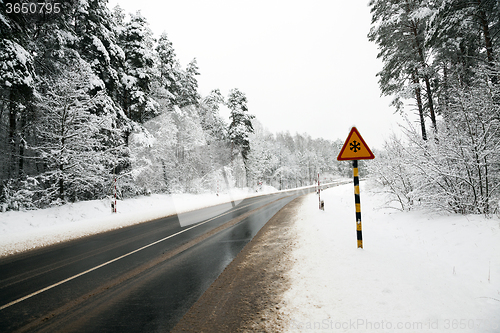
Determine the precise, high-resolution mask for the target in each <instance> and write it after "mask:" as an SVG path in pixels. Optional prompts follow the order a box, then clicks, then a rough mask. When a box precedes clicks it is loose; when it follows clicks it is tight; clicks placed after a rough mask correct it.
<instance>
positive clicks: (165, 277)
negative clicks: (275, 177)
mask: <svg viewBox="0 0 500 333" xmlns="http://www.w3.org/2000/svg"><path fill="white" fill-rule="evenodd" d="M310 191H314V188H313V189H310V190H302V191H300V192H285V193H279V194H273V195H267V196H260V197H255V198H249V199H245V200H243V201H241V202H239V203H238V204H237V205H236V206H235V207H233V206H232V205H231V204H226V206H215V207H210V208H205V209H201V210H197V211H194V212H190V213H188V214H183V215H182V216H171V217H167V218H163V219H159V220H155V221H152V222H148V223H143V224H139V225H135V226H131V227H127V228H123V229H119V230H115V231H111V232H107V233H104V234H100V235H95V236H91V237H86V238H84V239H80V240H77V241H73V242H68V243H65V244H60V245H56V246H51V247H47V248H44V249H40V250H37V251H32V252H28V253H25V254H21V255H17V256H11V257H7V258H5V259H2V260H0V332H13V331H21V332H22V331H33V332H160V331H161V332H166V331H169V330H170V329H171V328H173V327H174V326H175V324H176V323H177V322H178V321H179V320H180V319H181V318H182V316H183V315H184V314H185V313H186V312H187V311H188V310H189V308H190V307H191V306H192V305H193V304H194V303H195V302H196V300H197V299H198V298H199V297H200V296H201V295H202V294H203V292H204V291H205V290H206V289H207V288H208V287H209V286H210V285H211V284H212V283H213V281H215V279H216V278H217V277H218V276H219V274H220V273H221V272H222V271H223V270H224V268H225V267H226V266H227V265H228V264H229V263H230V262H231V261H232V260H233V259H234V258H235V257H236V255H237V254H238V253H239V252H240V251H241V249H243V247H244V246H245V245H246V244H247V243H248V242H249V241H250V240H251V239H252V238H253V237H254V236H255V234H256V233H257V232H258V231H259V230H260V229H261V228H262V226H263V225H264V224H265V223H267V221H269V219H270V218H271V217H272V216H274V215H275V214H276V213H277V212H278V211H279V210H280V209H281V208H282V207H284V206H285V205H286V204H287V203H289V202H290V201H292V200H293V199H295V198H296V197H297V196H300V195H303V194H305V193H306V192H310ZM207 217H208V218H207ZM181 225H182V226H181ZM228 225H229V226H228Z"/></svg>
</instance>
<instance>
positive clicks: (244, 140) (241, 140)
mask: <svg viewBox="0 0 500 333" xmlns="http://www.w3.org/2000/svg"><path fill="white" fill-rule="evenodd" d="M226 105H227V107H228V108H229V110H230V111H231V113H230V116H229V117H230V124H229V129H228V138H229V141H230V143H231V158H233V157H234V153H235V152H236V151H239V153H241V157H242V158H243V164H244V165H245V169H246V171H247V172H246V173H247V174H248V173H249V172H248V171H249V170H248V164H247V161H248V154H249V153H250V139H249V134H250V133H253V132H254V129H253V125H252V119H254V118H255V116H253V115H251V114H249V113H248V107H247V98H246V96H245V94H244V93H243V92H241V91H240V90H238V89H237V88H235V89H231V90H230V91H229V96H228V98H227V102H226ZM248 180H249V179H248V178H247V182H248ZM247 185H248V184H247Z"/></svg>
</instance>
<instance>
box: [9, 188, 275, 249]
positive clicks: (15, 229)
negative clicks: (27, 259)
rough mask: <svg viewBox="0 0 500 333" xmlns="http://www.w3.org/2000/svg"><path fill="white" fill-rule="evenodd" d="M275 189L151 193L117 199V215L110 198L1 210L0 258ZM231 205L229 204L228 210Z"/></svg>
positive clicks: (181, 217)
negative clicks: (44, 207)
mask: <svg viewBox="0 0 500 333" xmlns="http://www.w3.org/2000/svg"><path fill="white" fill-rule="evenodd" d="M276 191H277V190H276V189H275V188H273V187H267V186H264V187H263V188H262V189H261V190H260V191H259V192H258V193H255V192H249V191H248V190H242V189H233V190H231V191H230V192H226V193H221V194H220V195H219V196H216V195H215V194H212V193H208V194H197V195H194V194H176V195H160V194H153V195H150V196H143V197H137V198H133V199H125V200H119V201H118V203H117V213H116V214H113V213H111V199H108V200H92V201H83V202H77V203H74V204H68V205H64V206H58V207H52V208H48V209H40V210H32V211H25V212H22V211H19V212H18V211H9V212H5V213H0V257H2V256H5V255H9V254H13V253H17V252H22V251H26V250H29V249H33V248H37V247H42V246H46V245H51V244H55V243H59V242H64V241H67V240H71V239H76V238H80V237H84V236H88V235H92V234H96V233H100V232H105V231H109V230H113V229H118V228H122V227H125V226H129V225H133V224H137V223H141V222H145V221H151V220H154V219H157V218H161V217H165V216H169V215H173V214H180V215H179V219H180V222H181V224H182V222H183V215H182V213H185V212H188V211H191V210H195V209H199V208H204V207H209V206H214V205H218V204H222V203H227V202H231V201H235V202H238V201H241V200H243V199H244V198H247V197H251V196H256V195H262V194H265V193H273V192H276ZM230 208H231V205H230V204H229V205H228V207H227V209H230ZM207 218H209V217H207ZM185 222H186V223H185V224H188V223H189V222H188V221H185Z"/></svg>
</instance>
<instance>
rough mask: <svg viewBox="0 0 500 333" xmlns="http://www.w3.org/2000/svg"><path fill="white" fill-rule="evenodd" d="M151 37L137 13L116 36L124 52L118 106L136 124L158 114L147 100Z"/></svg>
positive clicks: (152, 41) (151, 49) (151, 76)
mask: <svg viewBox="0 0 500 333" xmlns="http://www.w3.org/2000/svg"><path fill="white" fill-rule="evenodd" d="M152 36H153V33H152V32H151V30H150V29H149V24H148V23H147V20H146V19H145V18H144V17H143V16H142V15H141V13H140V12H137V13H136V14H135V15H134V14H130V21H129V22H126V23H125V25H124V27H123V28H122V29H121V31H120V36H119V45H120V46H121V48H122V49H123V51H124V52H125V71H124V73H123V75H122V78H121V84H122V86H123V92H122V95H121V99H122V103H121V105H122V108H123V110H124V111H125V113H126V115H127V116H128V117H129V118H130V119H131V120H134V121H137V122H139V123H144V122H146V121H147V120H149V119H152V118H153V117H155V116H157V115H158V114H159V113H158V110H157V107H158V106H157V104H156V103H155V102H154V100H152V99H151V97H150V92H151V84H152V80H153V77H154V72H153V68H154V53H153V43H154V40H153V37H152Z"/></svg>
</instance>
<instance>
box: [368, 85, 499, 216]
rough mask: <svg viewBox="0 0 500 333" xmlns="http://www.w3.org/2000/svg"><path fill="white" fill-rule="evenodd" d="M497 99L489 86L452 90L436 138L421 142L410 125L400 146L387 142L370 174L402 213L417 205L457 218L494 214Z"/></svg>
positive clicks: (398, 142) (394, 141)
mask: <svg viewBox="0 0 500 333" xmlns="http://www.w3.org/2000/svg"><path fill="white" fill-rule="evenodd" d="M499 96H500V88H499V87H498V84H491V82H490V81H488V80H479V79H478V80H476V82H475V84H474V85H473V86H467V87H454V91H453V93H452V94H450V99H449V104H448V110H446V113H443V118H442V119H441V120H440V121H438V131H437V133H436V132H434V133H431V135H429V138H428V140H424V139H422V138H421V137H420V135H419V134H418V133H417V131H416V130H415V128H413V127H412V126H411V124H409V125H408V126H407V128H405V129H404V130H405V138H404V140H401V139H398V138H395V137H391V138H390V139H389V141H388V142H387V143H386V146H385V153H384V154H382V155H381V156H380V158H378V157H377V160H376V161H375V163H374V164H373V165H372V170H371V171H372V173H373V174H374V176H375V178H376V179H377V180H378V181H379V182H380V183H381V184H382V185H383V186H385V188H386V189H387V190H388V191H389V192H390V193H391V194H392V195H393V198H394V199H396V200H397V201H398V202H399V203H400V205H401V207H402V209H405V210H409V209H411V207H413V206H415V205H416V204H417V203H418V204H420V205H422V206H424V207H428V208H430V209H434V210H445V211H449V212H454V213H461V214H471V213H472V214H491V213H495V212H498V209H499V207H498V198H499V197H500V105H499V103H498V97H499Z"/></svg>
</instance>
